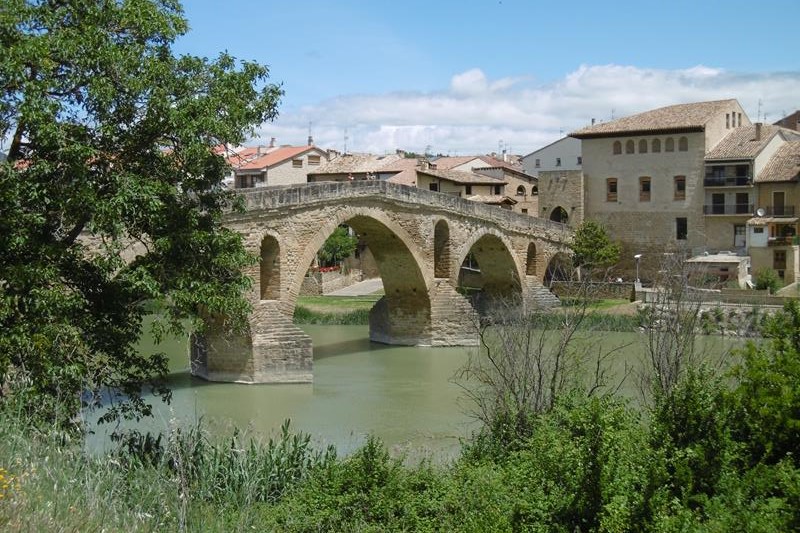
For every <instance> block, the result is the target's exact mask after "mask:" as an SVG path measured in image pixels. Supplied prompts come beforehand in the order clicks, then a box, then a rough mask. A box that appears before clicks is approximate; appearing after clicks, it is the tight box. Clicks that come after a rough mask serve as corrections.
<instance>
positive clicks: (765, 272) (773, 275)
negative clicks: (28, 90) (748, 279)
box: [753, 268, 783, 294]
mask: <svg viewBox="0 0 800 533" xmlns="http://www.w3.org/2000/svg"><path fill="white" fill-rule="evenodd" d="M753 279H754V284H755V286H756V289H758V290H761V291H763V290H769V293H770V294H775V293H776V292H777V291H778V289H780V288H781V287H783V282H782V281H781V278H780V276H778V273H777V272H776V271H775V270H773V269H771V268H762V269H760V270H757V271H756V273H755V275H754V276H753Z"/></svg>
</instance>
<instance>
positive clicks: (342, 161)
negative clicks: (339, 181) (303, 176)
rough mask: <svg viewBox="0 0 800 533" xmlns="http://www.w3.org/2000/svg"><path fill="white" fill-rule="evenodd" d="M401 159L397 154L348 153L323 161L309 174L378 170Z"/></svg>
mask: <svg viewBox="0 0 800 533" xmlns="http://www.w3.org/2000/svg"><path fill="white" fill-rule="evenodd" d="M398 159H400V156H399V155H397V154H390V155H384V156H379V155H374V154H347V155H340V156H339V157H337V158H335V159H332V160H331V161H328V162H327V163H323V164H322V165H320V167H319V168H317V169H315V170H314V171H313V172H309V173H308V174H309V175H311V176H316V175H319V174H348V173H351V172H353V173H364V172H377V171H378V170H379V169H381V168H382V167H384V166H386V165H387V164H388V163H392V162H394V161H397V160H398Z"/></svg>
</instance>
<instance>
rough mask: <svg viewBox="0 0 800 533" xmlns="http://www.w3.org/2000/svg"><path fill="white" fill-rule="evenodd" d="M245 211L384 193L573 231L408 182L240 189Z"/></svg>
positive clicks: (525, 226)
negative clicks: (410, 184) (418, 186)
mask: <svg viewBox="0 0 800 533" xmlns="http://www.w3.org/2000/svg"><path fill="white" fill-rule="evenodd" d="M239 194H241V195H242V197H243V198H244V201H245V208H246V210H247V211H251V210H261V209H280V208H284V207H289V206H296V205H310V204H314V203H317V202H326V201H332V200H337V199H343V198H362V197H370V196H376V195H380V196H384V197H385V198H387V199H390V200H394V201H397V202H401V203H406V204H417V205H420V204H421V205H425V206H429V207H438V208H441V209H443V210H446V211H450V212H454V213H459V214H462V215H466V216H470V217H473V218H476V219H483V220H487V221H492V222H495V223H497V224H500V225H502V226H503V227H506V228H513V229H514V230H516V231H523V232H532V233H537V232H542V231H548V232H550V234H551V235H552V234H554V233H555V234H561V237H562V239H563V240H565V241H569V240H571V238H572V230H571V228H569V226H567V225H566V224H562V223H560V222H554V221H552V220H548V219H544V218H537V217H532V216H529V215H524V214H521V213H515V212H513V211H510V210H508V209H500V208H498V207H497V206H492V205H486V204H482V203H480V202H473V201H471V200H466V199H464V198H461V197H459V196H454V195H452V194H445V193H440V192H433V191H426V190H425V189H419V188H417V187H411V186H408V185H398V184H395V183H389V182H386V181H381V180H359V181H350V182H341V181H338V182H336V181H331V182H319V183H304V184H298V185H278V186H269V187H259V188H257V189H248V190H247V191H246V192H240V193H239Z"/></svg>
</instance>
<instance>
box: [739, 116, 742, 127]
mask: <svg viewBox="0 0 800 533" xmlns="http://www.w3.org/2000/svg"><path fill="white" fill-rule="evenodd" d="M739 127H740V128H741V127H742V114H741V113H739Z"/></svg>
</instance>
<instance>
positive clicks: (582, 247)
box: [572, 220, 620, 270]
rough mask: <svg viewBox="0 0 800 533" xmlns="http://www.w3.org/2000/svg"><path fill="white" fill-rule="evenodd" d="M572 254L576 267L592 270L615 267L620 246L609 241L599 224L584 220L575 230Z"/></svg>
mask: <svg viewBox="0 0 800 533" xmlns="http://www.w3.org/2000/svg"><path fill="white" fill-rule="evenodd" d="M572 252H573V257H572V262H573V264H574V265H575V266H576V267H578V268H585V269H588V270H593V269H598V268H608V267H610V266H613V265H615V264H616V263H617V262H618V261H619V254H620V246H619V244H618V243H615V242H613V241H612V240H611V238H610V237H609V236H608V232H607V231H606V229H605V228H604V227H603V226H602V225H601V224H598V223H597V222H594V221H592V220H585V221H584V222H583V223H582V224H581V225H580V226H578V229H577V230H575V239H574V240H573V242H572Z"/></svg>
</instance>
